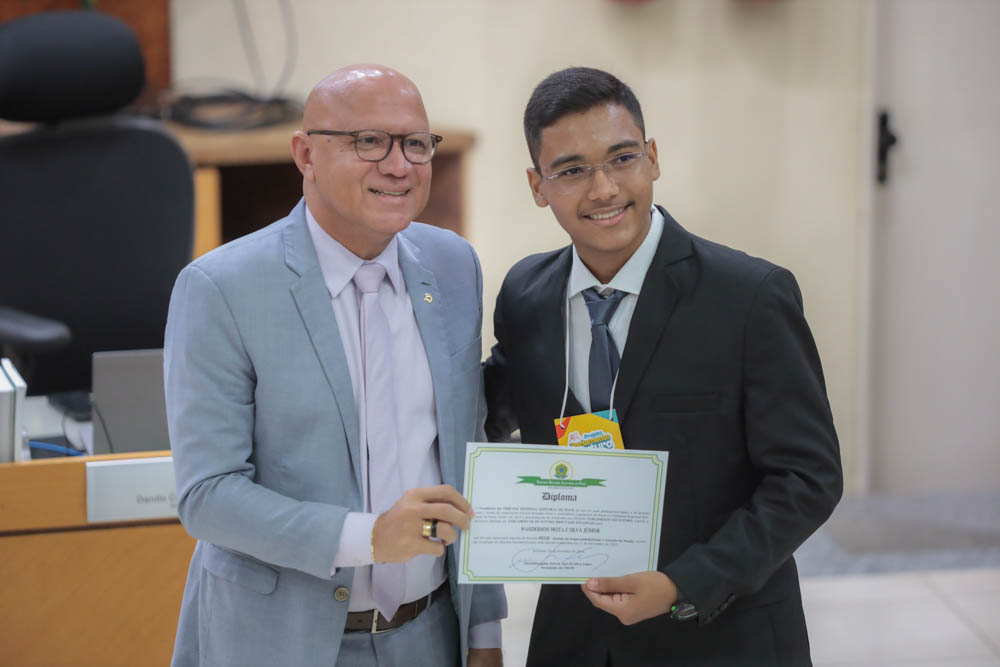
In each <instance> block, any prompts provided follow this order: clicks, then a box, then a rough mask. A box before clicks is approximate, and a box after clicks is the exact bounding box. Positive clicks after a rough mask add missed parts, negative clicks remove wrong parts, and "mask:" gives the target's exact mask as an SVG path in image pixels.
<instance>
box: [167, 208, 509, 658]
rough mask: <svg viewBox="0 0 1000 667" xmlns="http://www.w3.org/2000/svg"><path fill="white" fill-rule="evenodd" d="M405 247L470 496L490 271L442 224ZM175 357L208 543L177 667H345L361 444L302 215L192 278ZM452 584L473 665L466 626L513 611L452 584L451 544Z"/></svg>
mask: <svg viewBox="0 0 1000 667" xmlns="http://www.w3.org/2000/svg"><path fill="white" fill-rule="evenodd" d="M398 239H399V263H400V266H401V268H402V272H403V276H404V278H405V280H406V286H407V291H408V292H409V294H410V298H411V300H412V302H413V310H414V313H415V315H416V319H417V325H418V327H419V329H420V333H421V337H422V338H423V342H424V347H425V348H426V350H427V357H428V360H429V361H430V367H431V376H432V379H433V384H434V394H435V399H436V400H435V403H436V406H437V425H438V448H439V453H440V462H441V477H442V479H443V481H444V483H446V484H451V485H453V486H455V487H456V488H459V489H460V488H461V484H462V479H463V475H464V459H465V456H464V453H465V443H466V442H467V441H470V440H483V439H484V436H483V433H482V424H483V419H484V416H485V402H484V400H483V392H482V377H481V371H480V363H479V362H480V359H481V355H482V341H481V323H482V274H481V271H480V268H479V261H478V259H477V258H476V255H475V252H474V251H473V250H472V248H471V246H469V244H468V243H466V242H465V241H464V240H463V239H461V238H460V237H459V236H457V235H455V234H453V233H451V232H448V231H445V230H442V229H438V228H436V227H431V226H428V225H423V224H420V223H412V224H411V225H410V226H409V227H408V228H407V229H406V230H405V231H403V232H401V233H400V234H399V235H398ZM428 294H429V295H430V298H426V296H425V295H428ZM164 347H165V349H164V374H165V382H166V399H167V419H168V424H169V429H170V443H171V447H172V449H173V459H174V468H175V471H176V476H177V487H178V497H179V504H178V512H179V513H180V518H181V522H182V523H183V524H184V527H185V528H186V529H187V531H188V532H189V533H190V534H191V535H193V536H194V537H196V538H198V545H197V547H196V548H195V552H194V556H193V558H192V561H191V568H190V571H189V573H188V580H187V586H186V589H185V591H184V600H183V604H182V608H181V616H180V622H179V624H178V628H177V639H176V644H175V647H174V660H173V664H174V665H177V666H182V665H183V666H187V665H239V666H240V667H249V666H252V665H268V666H273V665H296V666H297V667H303V666H309V665H316V666H317V667H318V666H320V665H322V666H323V667H329V666H331V665H333V664H334V663H335V662H336V660H337V654H338V650H339V646H340V640H341V636H342V634H343V628H344V623H345V618H346V614H347V609H348V602H347V601H346V600H345V601H338V600H337V599H335V597H334V591H335V590H336V589H337V588H339V587H341V586H344V587H347V588H350V587H351V585H352V583H353V578H354V569H353V568H340V569H339V570H338V571H337V572H336V573H335V574H333V575H331V572H330V569H331V565H332V563H333V558H334V556H335V554H336V552H337V549H338V545H339V541H340V533H341V529H342V527H343V523H344V518H345V516H346V515H347V513H348V512H350V511H363V503H362V497H361V492H360V489H361V470H360V466H359V462H360V460H361V459H360V447H361V446H362V444H361V443H360V442H359V441H358V438H359V436H358V420H357V411H356V408H355V403H354V394H353V391H352V388H351V378H350V374H349V372H348V367H347V361H346V359H345V357H344V352H343V346H342V345H341V341H340V335H339V332H338V329H337V322H336V319H335V317H334V314H333V309H332V307H331V304H330V295H329V293H328V291H327V288H326V285H325V284H324V282H323V276H322V274H321V272H320V267H319V262H318V260H317V257H316V251H315V249H314V247H313V244H312V240H311V238H310V236H309V231H308V228H307V226H306V219H305V203H304V202H303V201H300V202H299V204H298V206H296V207H295V209H294V210H292V212H291V213H290V214H289V215H288V217H287V218H284V219H282V220H279V221H277V222H275V223H274V224H272V225H269V226H268V227H266V228H264V229H262V230H260V231H258V232H255V233H253V234H250V235H249V236H246V237H243V238H241V239H239V240H237V241H234V242H232V243H229V244H227V245H225V246H223V247H221V248H218V249H216V250H214V251H212V252H211V253H208V254H207V255H205V256H203V257H201V258H199V259H197V260H195V261H194V262H192V263H191V264H190V265H189V266H188V267H187V268H185V269H184V270H183V271H182V272H181V274H180V276H179V277H178V279H177V283H176V285H175V286H174V292H173V295H172V297H171V300H170V312H169V316H168V319H167V329H166V339H165V346H164ZM403 385H404V386H405V381H404V382H403ZM448 572H449V581H450V586H451V598H452V602H453V605H454V608H455V610H456V613H457V614H458V617H459V628H460V637H461V648H460V650H461V655H462V656H463V661H464V656H465V654H466V649H467V638H468V629H469V626H470V625H476V624H478V623H482V622H485V621H490V620H496V619H499V618H503V617H504V616H506V600H505V598H504V595H503V589H502V588H500V587H491V586H475V587H473V586H465V585H463V586H459V585H457V583H456V582H457V569H456V557H455V549H454V547H450V548H449V549H448Z"/></svg>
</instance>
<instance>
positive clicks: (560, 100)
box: [524, 67, 646, 169]
mask: <svg viewBox="0 0 1000 667" xmlns="http://www.w3.org/2000/svg"><path fill="white" fill-rule="evenodd" d="M609 102H610V103H613V104H620V105H622V106H623V107H625V108H626V109H627V110H628V112H629V113H630V114H632V120H634V121H635V124H636V125H638V126H639V131H640V132H642V136H643V137H645V136H646V124H645V123H644V122H643V120H642V108H641V107H640V106H639V100H638V99H636V97H635V93H633V92H632V89H631V88H629V87H628V86H627V85H625V84H624V83H622V82H621V81H620V80H619V79H618V78H617V77H615V76H614V75H612V74H609V73H608V72H605V71H603V70H599V69H594V68H592V67H569V68H567V69H564V70H560V71H558V72H555V73H553V74H550V75H548V76H547V77H545V79H544V80H543V81H542V82H541V83H540V84H538V85H537V86H535V90H534V92H533V93H531V99H529V100H528V106H526V107H525V109H524V138H525V139H527V141H528V152H529V153H531V161H532V163H534V165H535V169H538V168H539V166H538V153H539V152H540V151H541V147H542V130H544V129H545V128H547V127H549V126H551V125H554V124H555V123H556V121H558V120H559V119H560V118H562V117H563V116H566V115H568V114H571V113H580V112H583V111H587V110H588V109H591V108H593V107H595V106H597V105H599V104H605V103H609Z"/></svg>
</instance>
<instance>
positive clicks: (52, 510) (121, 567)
mask: <svg viewBox="0 0 1000 667" xmlns="http://www.w3.org/2000/svg"><path fill="white" fill-rule="evenodd" d="M169 455H170V452H140V453H135V454H116V455H108V456H90V457H72V458H58V459H56V458H53V459H41V460H37V461H27V462H24V463H7V464H0V582H2V589H0V609H3V614H2V621H0V665H17V666H18V667H35V666H37V667H61V666H63V665H65V666H66V667H87V666H90V665H93V666H95V667H96V666H100V667H114V666H118V665H121V666H122V667H135V666H138V665H168V664H169V663H170V656H171V655H172V653H173V643H174V635H175V633H176V630H177V617H178V614H179V613H180V606H181V597H182V595H183V592H184V581H185V578H186V576H187V569H188V563H189V561H190V560H191V554H192V552H193V551H194V545H195V540H194V539H192V538H191V537H190V536H188V534H187V533H186V532H185V531H184V529H183V528H182V527H181V525H180V523H179V522H178V521H176V520H148V521H136V522H130V523H113V524H96V525H91V524H88V523H87V508H86V472H85V465H84V464H85V462H86V461H97V460H108V459H121V458H143V457H151V456H169Z"/></svg>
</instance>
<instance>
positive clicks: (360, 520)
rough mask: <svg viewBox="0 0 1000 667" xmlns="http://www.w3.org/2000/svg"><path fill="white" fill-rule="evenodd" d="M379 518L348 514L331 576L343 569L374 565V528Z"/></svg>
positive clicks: (341, 532)
mask: <svg viewBox="0 0 1000 667" xmlns="http://www.w3.org/2000/svg"><path fill="white" fill-rule="evenodd" d="M377 518H378V517H377V516H376V515H375V514H366V513H364V512H348V513H347V518H345V519H344V527H343V529H342V530H341V531H340V546H339V547H338V548H337V555H336V556H334V557H333V567H332V568H331V569H330V573H331V574H336V573H337V570H338V569H339V568H342V567H360V566H362V565H371V564H372V546H371V545H372V528H373V527H374V526H375V519H377Z"/></svg>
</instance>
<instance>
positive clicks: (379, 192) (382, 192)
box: [368, 188, 409, 197]
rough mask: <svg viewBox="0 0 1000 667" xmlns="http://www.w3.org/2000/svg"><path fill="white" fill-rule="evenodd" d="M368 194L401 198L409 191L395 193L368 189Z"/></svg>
mask: <svg viewBox="0 0 1000 667" xmlns="http://www.w3.org/2000/svg"><path fill="white" fill-rule="evenodd" d="M368 192H371V193H373V194H376V195H388V196H390V197H402V196H403V195H405V194H407V193H408V192H409V190H400V191H398V192H397V191H392V190H376V189H375V188H368Z"/></svg>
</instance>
